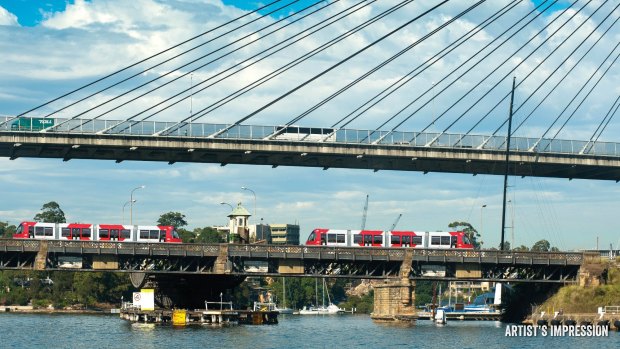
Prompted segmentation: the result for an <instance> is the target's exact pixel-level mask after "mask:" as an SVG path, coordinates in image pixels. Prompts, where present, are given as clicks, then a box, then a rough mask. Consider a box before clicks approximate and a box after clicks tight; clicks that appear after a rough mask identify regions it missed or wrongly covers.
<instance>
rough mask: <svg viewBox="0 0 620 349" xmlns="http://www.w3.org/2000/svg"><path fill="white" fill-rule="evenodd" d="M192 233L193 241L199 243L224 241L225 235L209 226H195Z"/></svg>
mask: <svg viewBox="0 0 620 349" xmlns="http://www.w3.org/2000/svg"><path fill="white" fill-rule="evenodd" d="M194 235H195V236H196V240H195V242H198V243H201V244H218V243H222V242H226V236H224V235H223V233H221V232H219V231H217V229H215V228H211V227H204V228H196V229H194Z"/></svg>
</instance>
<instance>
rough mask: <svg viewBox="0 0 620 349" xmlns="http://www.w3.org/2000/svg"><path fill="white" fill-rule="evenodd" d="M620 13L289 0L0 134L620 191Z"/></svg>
mask: <svg viewBox="0 0 620 349" xmlns="http://www.w3.org/2000/svg"><path fill="white" fill-rule="evenodd" d="M619 6H620V5H618V4H615V3H612V2H608V1H607V2H595V1H579V0H577V1H573V2H572V3H570V4H568V5H561V4H559V3H558V1H537V2H535V3H532V2H530V1H519V0H515V1H493V2H490V1H484V0H482V1H478V2H474V1H469V2H459V3H458V4H456V3H453V2H449V1H437V2H432V3H430V2H429V3H424V4H422V3H418V2H415V1H413V0H404V1H389V0H385V1H379V0H363V1H344V0H342V1H306V2H299V1H293V0H289V1H274V2H271V3H269V4H267V5H265V6H263V7H261V8H260V9H257V10H255V11H251V12H247V13H243V14H242V15H240V16H239V17H237V18H233V19H231V20H230V21H228V22H225V23H222V24H220V25H217V26H214V27H212V28H210V29H209V30H207V31H205V32H202V33H199V34H198V35H196V36H194V37H192V38H190V39H188V40H185V41H183V42H181V43H179V44H177V45H174V46H171V47H168V48H166V49H164V50H162V51H159V52H157V53H155V54H153V55H151V56H149V57H147V58H145V59H143V60H140V61H137V62H136V63H134V64H131V65H129V66H126V67H124V68H122V69H119V70H117V71H114V72H113V73H111V74H108V75H105V76H103V77H100V78H98V79H95V80H93V81H92V82H89V83H87V84H85V85H82V86H77V88H75V89H73V90H71V91H69V92H67V93H64V94H62V95H61V96H57V97H54V98H51V99H49V101H48V102H45V103H42V104H40V105H38V106H36V107H34V108H29V109H27V110H26V111H23V112H15V113H13V114H14V115H11V116H5V117H2V118H0V155H1V156H5V157H9V158H11V159H16V158H19V157H43V158H45V157H51V158H62V159H63V160H70V159H109V160H115V161H117V162H120V161H125V160H147V161H166V162H169V163H171V164H172V163H175V162H210V163H220V164H222V165H225V164H235V163H236V164H259V165H271V166H274V167H275V166H280V165H289V166H313V167H322V168H324V169H329V168H362V169H370V170H375V171H377V170H412V171H423V172H430V171H439V172H457V173H471V174H474V175H475V174H502V173H504V172H505V171H506V168H505V165H506V163H508V171H509V173H511V174H513V175H520V176H543V177H558V178H585V179H604V180H616V181H618V180H619V179H620V149H619V146H618V143H616V142H615V139H614V138H613V136H608V135H613V134H614V130H615V129H616V128H618V127H619V126H620V125H618V124H616V123H615V122H613V118H614V116H615V114H616V111H617V109H618V107H620V104H619V103H618V102H619V100H620V98H618V96H617V95H618V93H617V91H614V90H613V88H614V87H615V86H614V84H613V82H614V77H615V76H616V74H617V73H616V69H614V68H615V63H616V60H617V59H618V58H619V57H620V49H619V48H618V46H619V45H618V40H617V39H614V38H617V36H618V30H617V29H616V27H615V26H616V23H617V21H618V19H619V18H620V12H619V11H618V7H619ZM513 76H515V77H516V85H515V86H514V89H512V88H511V86H510V83H511V82H512V77H513ZM513 92H514V93H513ZM22 110H23V109H22ZM3 113H4V114H7V112H6V111H3ZM8 114H11V112H8ZM509 129H510V130H509ZM509 131H510V132H509ZM508 133H510V148H509V152H508V153H509V154H507V149H508V142H507V139H508V137H507V134H508ZM606 136H607V137H606Z"/></svg>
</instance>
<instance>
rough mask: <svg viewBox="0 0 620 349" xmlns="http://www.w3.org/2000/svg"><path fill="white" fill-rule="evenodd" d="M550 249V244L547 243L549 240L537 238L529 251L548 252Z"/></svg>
mask: <svg viewBox="0 0 620 349" xmlns="http://www.w3.org/2000/svg"><path fill="white" fill-rule="evenodd" d="M550 250H551V244H550V243H549V241H547V240H545V239H542V240H538V241H536V242H535V243H534V245H532V248H531V251H532V252H534V251H535V252H549V251H550Z"/></svg>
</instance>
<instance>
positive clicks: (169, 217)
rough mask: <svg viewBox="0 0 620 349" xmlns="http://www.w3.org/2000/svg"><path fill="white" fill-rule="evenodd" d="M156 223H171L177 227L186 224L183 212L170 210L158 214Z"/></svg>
mask: <svg viewBox="0 0 620 349" xmlns="http://www.w3.org/2000/svg"><path fill="white" fill-rule="evenodd" d="M157 223H159V225H171V226H173V227H175V228H177V229H179V228H183V227H184V226H186V225H187V221H186V220H185V215H184V214H182V213H180V212H172V211H171V212H168V213H164V214H162V215H161V216H159V220H157Z"/></svg>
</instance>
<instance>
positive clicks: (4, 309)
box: [0, 306, 115, 314]
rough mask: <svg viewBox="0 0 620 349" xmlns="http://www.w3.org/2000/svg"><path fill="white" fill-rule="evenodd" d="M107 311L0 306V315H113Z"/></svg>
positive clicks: (110, 309)
mask: <svg viewBox="0 0 620 349" xmlns="http://www.w3.org/2000/svg"><path fill="white" fill-rule="evenodd" d="M113 310H115V308H109V309H48V308H38V309H34V308H32V307H30V306H0V314H2V313H5V314H11V313H14V314H115V313H113V312H112V311H113Z"/></svg>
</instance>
